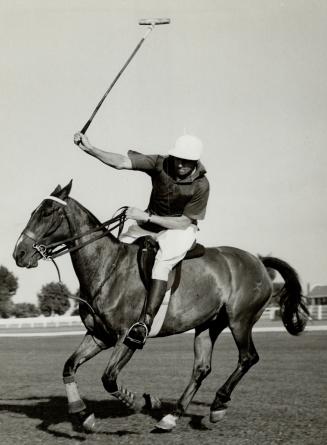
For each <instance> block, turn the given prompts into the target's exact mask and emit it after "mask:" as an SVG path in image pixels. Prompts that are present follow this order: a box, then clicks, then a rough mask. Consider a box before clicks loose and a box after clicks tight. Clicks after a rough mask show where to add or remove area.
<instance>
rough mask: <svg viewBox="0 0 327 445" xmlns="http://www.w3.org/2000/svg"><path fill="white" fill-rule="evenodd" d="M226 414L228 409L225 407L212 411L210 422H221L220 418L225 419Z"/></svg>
mask: <svg viewBox="0 0 327 445" xmlns="http://www.w3.org/2000/svg"><path fill="white" fill-rule="evenodd" d="M225 414H226V410H225V409H220V410H218V411H210V422H211V423H217V422H220V420H222V419H223V417H224V416H225Z"/></svg>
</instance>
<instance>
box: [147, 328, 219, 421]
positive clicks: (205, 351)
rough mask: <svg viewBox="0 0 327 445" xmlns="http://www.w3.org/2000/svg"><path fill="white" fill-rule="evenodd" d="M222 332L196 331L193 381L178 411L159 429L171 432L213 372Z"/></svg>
mask: <svg viewBox="0 0 327 445" xmlns="http://www.w3.org/2000/svg"><path fill="white" fill-rule="evenodd" d="M220 331H221V330H217V329H213V326H211V327H210V328H208V327H206V329H204V330H201V329H197V330H196V331H195V338H194V365H193V372H192V377H191V380H190V382H189V384H188V386H187V387H186V389H185V391H184V393H183V394H182V396H181V398H180V399H179V400H178V402H177V405H176V410H175V412H174V413H172V414H168V415H166V416H165V417H163V418H162V419H161V421H160V422H159V423H158V424H157V425H156V427H157V428H159V429H163V430H171V429H173V428H174V427H175V426H176V421H177V420H178V418H179V417H181V416H182V415H183V414H184V413H185V411H186V409H187V407H188V405H189V404H190V402H191V401H192V399H193V397H194V395H195V394H196V392H197V391H198V389H199V388H200V386H201V383H202V381H203V380H204V379H205V378H206V377H207V376H208V375H209V374H210V372H211V358H212V350H213V346H214V343H215V341H216V339H217V337H218V334H219V333H220Z"/></svg>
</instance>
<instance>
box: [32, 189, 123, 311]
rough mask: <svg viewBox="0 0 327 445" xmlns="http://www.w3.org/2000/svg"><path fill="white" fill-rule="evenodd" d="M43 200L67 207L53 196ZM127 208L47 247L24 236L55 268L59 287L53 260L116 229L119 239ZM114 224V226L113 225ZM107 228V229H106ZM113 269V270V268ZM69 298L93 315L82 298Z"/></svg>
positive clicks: (59, 278)
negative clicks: (72, 244)
mask: <svg viewBox="0 0 327 445" xmlns="http://www.w3.org/2000/svg"><path fill="white" fill-rule="evenodd" d="M45 199H51V200H53V201H56V202H58V203H59V204H62V205H63V206H67V203H66V202H65V201H63V200H61V199H59V198H56V197H54V196H48V197H46V198H45ZM127 209H128V207H127V206H123V207H120V208H119V209H118V210H117V211H116V212H115V213H117V212H119V213H118V214H117V215H115V216H113V217H112V218H110V219H108V220H107V221H105V222H104V223H102V224H100V225H99V226H98V227H95V228H94V229H91V230H88V231H87V232H83V233H79V234H78V235H75V236H72V237H70V238H66V239H64V240H61V241H58V242H55V243H51V244H48V245H45V244H40V243H38V242H37V241H36V239H35V236H34V234H33V233H31V232H29V231H28V230H25V231H24V234H25V235H26V236H27V237H28V238H30V239H32V240H33V241H34V244H33V248H34V249H35V250H36V251H37V252H38V253H39V254H40V255H41V257H42V259H43V260H47V261H49V260H50V261H51V262H52V263H53V265H54V266H55V268H56V270H57V274H58V281H59V284H60V286H61V287H62V286H63V282H62V281H61V275H60V270H59V267H58V265H57V263H56V262H55V260H54V259H55V258H58V257H60V256H62V255H65V254H66V253H70V252H74V251H76V250H78V249H81V248H82V247H85V246H87V245H88V244H91V243H93V242H94V241H96V240H98V239H101V238H104V237H105V236H107V235H108V234H109V233H111V232H112V231H113V230H115V229H116V228H118V234H117V238H119V237H120V235H121V233H122V231H123V229H124V224H125V221H126V211H127ZM65 216H66V218H67V219H68V217H67V214H66V212H65ZM115 223H116V224H115ZM111 224H115V225H114V226H113V227H109V226H110V225H111ZM107 227H108V228H107ZM104 228H107V230H105V231H103V232H102V233H101V234H100V235H98V236H96V237H94V238H91V239H90V240H88V241H85V242H83V243H81V244H78V245H76V246H74V247H68V246H67V244H68V243H72V242H74V241H77V240H79V239H81V238H82V237H83V236H86V235H91V234H92V233H96V232H98V231H99V230H102V229H104ZM63 244H65V245H64V246H63V247H60V248H59V249H57V250H53V249H56V247H59V246H62V245H63ZM115 266H116V261H115V262H114V267H115ZM114 267H113V268H114ZM69 298H72V299H73V300H77V301H81V302H82V303H84V304H86V305H87V306H88V307H89V309H90V310H91V312H92V314H93V315H95V311H94V309H93V307H92V306H91V305H90V304H89V303H88V302H87V301H86V300H84V299H83V298H80V297H76V296H72V295H70V296H69Z"/></svg>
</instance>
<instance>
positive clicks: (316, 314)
mask: <svg viewBox="0 0 327 445" xmlns="http://www.w3.org/2000/svg"><path fill="white" fill-rule="evenodd" d="M278 311H279V308H278V307H268V308H266V309H265V311H264V313H263V314H262V316H261V320H271V321H273V320H276V319H277V312H278ZM309 311H310V314H311V317H312V318H313V320H327V306H326V305H320V306H309ZM51 327H53V328H58V327H77V328H83V327H84V325H83V323H82V322H81V319H80V317H79V316H78V315H76V316H66V315H62V316H54V317H34V318H33V317H31V318H0V329H4V328H51Z"/></svg>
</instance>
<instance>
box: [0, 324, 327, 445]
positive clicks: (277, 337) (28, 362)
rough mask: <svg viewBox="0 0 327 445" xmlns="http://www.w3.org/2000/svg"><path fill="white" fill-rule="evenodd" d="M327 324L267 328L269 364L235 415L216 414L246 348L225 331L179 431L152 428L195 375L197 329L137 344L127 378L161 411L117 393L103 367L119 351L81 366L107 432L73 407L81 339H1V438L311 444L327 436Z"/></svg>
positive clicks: (233, 409) (255, 375)
mask: <svg viewBox="0 0 327 445" xmlns="http://www.w3.org/2000/svg"><path fill="white" fill-rule="evenodd" d="M326 339H327V333H326V332H310V333H306V334H304V335H302V336H300V337H299V338H294V337H291V336H290V335H288V334H287V333H273V334H272V333H270V334H267V333H266V334H265V333H257V334H255V336H254V340H255V344H256V347H257V350H258V352H259V355H260V359H261V360H260V362H259V363H258V364H257V365H256V366H255V367H254V368H252V370H251V371H250V372H249V373H248V375H246V376H245V378H244V379H243V381H242V382H241V383H240V385H239V386H238V387H237V388H236V390H235V392H234V394H233V398H232V401H231V403H230V405H229V409H228V411H227V415H226V417H225V418H224V419H223V420H222V421H221V422H220V423H218V424H216V425H210V424H209V422H208V421H207V416H208V413H209V408H210V404H211V402H212V400H213V398H214V394H215V391H216V390H217V388H218V387H219V386H220V385H221V384H222V383H223V382H224V380H225V379H226V378H227V377H228V375H229V374H230V373H231V371H232V370H233V368H234V367H235V364H236V361H237V350H236V347H235V345H234V343H233V340H232V337H231V335H222V336H221V337H220V339H219V340H218V342H217V345H216V348H215V354H214V357H213V370H212V373H211V374H210V376H209V377H208V378H207V379H206V381H205V382H204V383H203V385H202V387H201V389H200V390H199V392H198V393H197V395H196V396H195V400H194V402H193V403H192V405H191V406H190V408H189V410H188V413H187V415H186V416H185V417H183V418H182V419H181V420H180V422H179V424H178V427H177V428H176V430H174V431H173V432H171V433H167V434H155V433H154V432H152V430H153V428H154V425H155V423H156V421H157V420H158V419H159V418H160V417H161V415H163V414H165V413H167V412H169V411H170V409H171V408H172V406H173V404H174V402H175V401H176V399H177V398H178V397H179V396H180V394H181V393H182V392H183V390H184V388H185V386H186V384H187V382H188V379H189V377H190V373H191V369H192V363H193V336H192V335H180V336H176V337H170V338H166V339H158V340H151V341H149V342H148V344H147V346H146V348H145V349H144V351H143V352H137V353H136V354H135V356H134V357H133V359H132V361H131V362H130V363H129V364H128V366H127V368H126V369H125V370H124V371H123V372H122V374H121V376H120V381H123V382H124V385H125V386H127V387H128V388H129V389H130V390H133V391H135V392H137V393H139V394H142V393H143V392H144V391H146V392H150V393H151V394H153V395H156V396H159V397H160V398H161V399H162V400H163V402H164V403H163V410H162V412H161V413H156V414H152V415H150V414H135V413H133V412H131V411H129V410H128V409H127V408H125V407H124V406H122V405H121V404H120V402H118V401H117V400H115V399H112V398H111V397H110V396H108V395H107V393H106V392H105V390H104V389H103V387H102V383H101V375H102V372H103V370H104V368H105V366H106V363H107V361H108V358H109V356H110V351H105V352H103V353H102V354H100V355H99V356H97V357H95V358H94V359H93V360H91V361H90V362H88V363H86V364H85V365H84V366H82V367H81V368H80V370H79V372H78V383H79V389H80V392H81V395H82V396H83V398H84V400H85V402H86V403H87V405H88V407H90V408H91V409H93V411H94V413H95V415H96V417H97V419H98V428H99V432H98V433H96V434H93V435H86V434H84V433H77V432H75V431H74V430H73V429H72V426H71V424H70V422H69V419H68V415H67V407H66V405H67V402H66V397H65V391H64V387H63V384H62V379H61V373H62V367H63V365H64V362H65V360H66V359H67V358H68V356H69V355H70V354H71V353H72V352H73V350H74V349H75V348H76V346H77V344H78V343H79V341H80V340H81V338H79V337H69V336H67V337H57V338H56V337H54V338H53V337H51V338H25V339H21V338H0V353H1V365H0V443H1V444H2V445H17V444H28V445H34V444H38V443H42V444H46V445H47V444H63V445H64V444H65V445H66V444H74V445H75V444H79V443H82V444H85V445H88V444H95V445H97V444H106V445H107V444H113V445H116V444H117V445H118V444H119V445H125V444H137V445H143V444H144V445H147V444H158V445H164V444H180V445H195V444H208V445H211V444H221V445H238V444H239V445H244V444H251V445H252V444H258V445H259V444H260V445H266V444H267V445H268V444H269V445H273V444H288V445H290V444H305V445H311V444H312V445H313V444H315V445H322V444H325V443H327V426H326V425H327V406H326V400H327V397H326V396H327V374H326V368H327V354H326Z"/></svg>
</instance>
